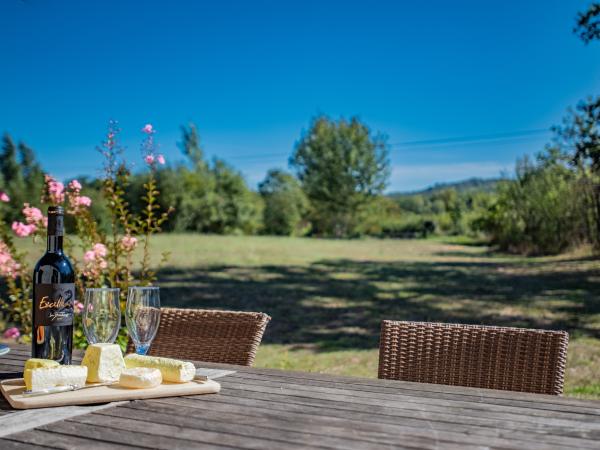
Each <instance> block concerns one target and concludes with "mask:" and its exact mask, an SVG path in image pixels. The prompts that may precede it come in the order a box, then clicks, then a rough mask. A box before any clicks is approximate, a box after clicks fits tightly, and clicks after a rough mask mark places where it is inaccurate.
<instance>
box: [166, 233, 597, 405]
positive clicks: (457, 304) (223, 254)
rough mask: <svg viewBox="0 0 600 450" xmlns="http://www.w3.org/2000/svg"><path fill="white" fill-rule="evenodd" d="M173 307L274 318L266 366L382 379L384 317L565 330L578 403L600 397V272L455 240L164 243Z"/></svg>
mask: <svg viewBox="0 0 600 450" xmlns="http://www.w3.org/2000/svg"><path fill="white" fill-rule="evenodd" d="M155 245H156V247H155V248H157V249H161V250H168V251H170V252H171V257H170V260H169V263H168V267H165V268H163V269H161V270H160V272H159V284H160V286H161V298H162V300H163V303H164V304H165V305H171V306H182V307H202V308H221V309H235V310H247V311H262V312H265V313H267V314H269V315H270V316H271V317H272V318H273V320H272V321H271V323H270V324H269V326H268V328H267V332H266V334H265V337H264V340H263V345H262V346H261V348H260V351H259V354H258V357H257V361H256V365H257V366H260V367H276V368H282V369H296V370H309V371H319V372H327V373H334V374H345V375H360V376H369V377H375V376H376V375H377V369H376V368H377V346H378V336H379V326H380V321H381V319H383V318H390V319H403V320H424V321H442V322H460V323H474V324H489V325H507V326H520V327H535V328H548V329H565V330H568V331H569V332H570V333H571V343H570V346H569V362H568V373H567V386H566V394H568V395H578V396H585V397H600V301H599V299H600V270H598V262H597V261H595V260H593V259H591V258H589V257H588V256H587V255H586V254H585V253H584V252H582V253H580V254H570V255H563V256H560V257H546V258H522V257H513V256H507V255H499V254H494V253H491V252H490V250H489V249H488V248H487V247H485V246H477V245H472V244H470V243H469V242H468V241H464V242H462V243H461V241H458V240H455V241H454V242H449V241H443V240H355V241H340V240H338V241H335V240H318V239H300V238H298V239H294V238H275V237H233V236H203V235H161V236H157V237H156V240H155Z"/></svg>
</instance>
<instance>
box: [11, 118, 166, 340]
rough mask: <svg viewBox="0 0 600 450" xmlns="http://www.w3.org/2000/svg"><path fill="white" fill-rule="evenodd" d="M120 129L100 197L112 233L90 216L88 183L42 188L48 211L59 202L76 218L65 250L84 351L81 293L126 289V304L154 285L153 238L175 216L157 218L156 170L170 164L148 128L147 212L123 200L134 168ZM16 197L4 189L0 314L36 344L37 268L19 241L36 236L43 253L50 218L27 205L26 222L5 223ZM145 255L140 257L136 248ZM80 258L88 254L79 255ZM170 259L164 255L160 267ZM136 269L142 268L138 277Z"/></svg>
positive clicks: (109, 140)
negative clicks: (6, 208)
mask: <svg viewBox="0 0 600 450" xmlns="http://www.w3.org/2000/svg"><path fill="white" fill-rule="evenodd" d="M119 132H120V130H119V128H118V125H117V122H115V121H110V122H109V125H108V132H107V134H106V138H105V140H104V141H103V142H102V144H101V145H100V147H98V150H99V151H100V152H101V153H102V155H103V156H104V168H103V169H104V170H103V176H102V180H101V181H102V195H103V196H104V199H105V200H106V202H107V205H108V211H109V219H110V227H109V232H108V233H105V232H103V231H101V230H100V229H99V228H98V226H97V222H96V220H95V219H94V217H93V216H92V214H91V211H90V206H91V204H92V200H91V198H90V197H88V196H85V195H82V190H83V186H82V185H81V183H80V182H79V181H77V180H72V181H71V182H70V183H69V184H68V185H67V186H65V185H64V184H63V183H61V182H59V181H57V180H56V179H55V178H53V177H52V176H50V175H46V176H45V183H44V189H43V192H42V197H41V200H40V203H41V206H42V208H43V209H44V210H45V209H46V207H47V206H50V205H53V206H58V205H61V206H63V207H64V208H65V213H66V215H68V216H70V217H72V218H73V222H74V230H73V231H71V232H70V233H67V235H66V236H65V242H64V247H65V252H66V253H67V255H68V256H69V259H70V260H71V262H72V264H73V266H74V269H75V274H76V277H77V279H76V283H75V284H76V298H77V300H76V301H75V303H74V310H75V313H76V314H75V332H74V340H75V341H74V343H75V345H76V346H77V347H85V345H86V340H85V336H84V334H83V330H82V326H81V311H82V310H83V304H82V303H81V300H82V299H83V293H84V291H85V289H86V288H90V287H104V286H107V287H118V288H120V289H121V304H122V305H121V306H122V309H124V303H125V301H126V296H127V288H128V287H129V286H130V285H142V286H143V285H150V284H152V283H153V282H154V281H155V280H156V274H155V272H154V271H153V270H152V268H151V264H152V261H151V251H150V250H151V247H150V237H151V235H152V234H154V233H156V232H158V231H160V229H161V225H162V224H163V223H164V222H165V221H166V220H167V218H168V216H169V214H170V213H171V212H172V211H173V209H172V208H169V210H168V211H166V212H163V213H159V211H158V210H159V206H158V196H159V195H160V193H159V191H158V190H157V184H156V173H155V172H156V169H157V166H158V165H163V164H165V158H164V156H163V155H161V154H158V153H157V151H156V144H155V142H154V134H155V130H154V128H153V127H152V125H150V124H147V125H145V126H144V127H143V128H142V132H143V133H144V139H143V142H142V146H141V150H142V160H143V161H144V162H145V163H146V164H147V166H148V168H149V172H150V173H149V177H148V181H147V182H146V183H145V184H144V194H143V197H142V201H143V203H144V208H143V212H142V213H141V214H134V213H132V212H131V211H130V208H129V204H128V203H127V201H126V200H125V190H126V188H127V185H128V183H129V177H130V169H129V167H128V166H127V164H126V163H125V162H124V161H123V160H122V153H123V149H122V147H121V146H120V145H119V143H118V134H119ZM9 194H10V193H6V192H1V191H0V277H1V278H3V279H4V280H5V282H6V292H7V295H6V296H4V297H2V295H3V294H4V293H3V292H2V291H0V309H1V311H2V313H3V314H4V316H5V319H6V321H7V322H9V323H10V324H12V325H14V326H12V327H10V328H8V329H6V331H4V333H3V337H4V338H7V339H17V338H19V339H21V340H22V341H27V342H29V340H30V339H31V302H32V300H31V298H32V293H33V292H32V291H33V286H32V273H33V269H32V267H30V266H29V265H28V263H27V259H26V255H25V254H24V253H22V252H19V251H18V249H17V247H16V246H15V244H14V237H15V236H16V237H17V238H26V237H31V238H32V239H33V241H34V242H35V243H37V244H38V245H37V247H36V248H37V250H36V252H37V254H38V255H41V254H42V253H43V249H42V245H41V244H40V242H41V243H44V244H45V235H46V228H47V226H48V218H47V217H45V216H44V214H43V212H42V210H41V209H39V208H37V207H34V206H31V204H30V203H25V204H24V205H23V209H22V214H23V221H14V222H13V223H12V224H10V225H9V224H8V223H6V222H5V221H4V220H3V219H2V203H8V202H10V195H9ZM138 247H139V248H140V251H139V252H136V249H137V248H138ZM77 255H83V257H82V258H78V256H77ZM165 259H166V254H163V255H162V258H161V261H160V263H163V262H164V261H165ZM134 266H135V267H136V269H138V271H136V272H134ZM118 339H119V343H120V344H121V345H122V346H123V345H124V344H125V343H126V333H125V332H124V330H121V332H120V333H119V338H118Z"/></svg>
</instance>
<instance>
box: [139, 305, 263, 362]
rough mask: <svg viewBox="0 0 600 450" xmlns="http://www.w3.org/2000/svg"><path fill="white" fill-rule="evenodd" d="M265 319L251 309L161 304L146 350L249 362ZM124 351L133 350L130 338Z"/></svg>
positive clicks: (154, 354) (208, 359)
mask: <svg viewBox="0 0 600 450" xmlns="http://www.w3.org/2000/svg"><path fill="white" fill-rule="evenodd" d="M269 320H271V318H270V317H269V316H268V315H266V314H263V313H255V312H238V311H218V310H203V309H182V308H161V315H160V325H159V328H158V333H157V334H156V337H155V338H154V341H153V342H152V345H151V346H150V350H149V352H148V354H149V355H151V356H165V357H169V358H180V359H188V360H196V361H209V362H217V363H225V364H238V365H243V366H251V365H252V363H253V362H254V358H255V356H256V351H257V350H258V346H259V345H260V342H261V340H262V336H263V333H264V332H265V328H266V327H267V324H268V323H269ZM127 351H128V352H134V351H135V348H134V346H133V343H132V342H131V339H130V340H129V343H128V345H127Z"/></svg>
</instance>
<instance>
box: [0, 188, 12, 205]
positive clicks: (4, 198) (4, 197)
mask: <svg viewBox="0 0 600 450" xmlns="http://www.w3.org/2000/svg"><path fill="white" fill-rule="evenodd" d="M0 202H4V203H8V202H10V197H9V196H8V194H7V193H6V192H3V191H0Z"/></svg>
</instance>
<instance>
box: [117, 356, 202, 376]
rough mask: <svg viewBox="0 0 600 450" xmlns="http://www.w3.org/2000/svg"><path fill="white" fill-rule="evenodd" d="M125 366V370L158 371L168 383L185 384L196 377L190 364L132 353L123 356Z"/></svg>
mask: <svg viewBox="0 0 600 450" xmlns="http://www.w3.org/2000/svg"><path fill="white" fill-rule="evenodd" d="M125 366H126V367H127V368H132V367H149V368H151V369H158V370H160V373H161V374H162V377H163V380H164V381H168V382H170V383H186V382H188V381H190V380H192V379H193V378H194V376H195V375H196V367H194V365H193V364H192V363H191V362H185V361H180V360H178V359H171V358H160V357H156V356H145V355H136V354H133V353H132V354H129V355H127V356H125Z"/></svg>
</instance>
